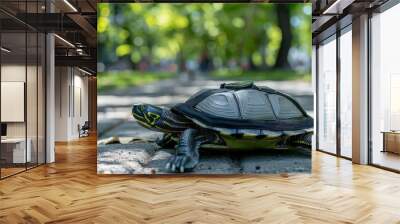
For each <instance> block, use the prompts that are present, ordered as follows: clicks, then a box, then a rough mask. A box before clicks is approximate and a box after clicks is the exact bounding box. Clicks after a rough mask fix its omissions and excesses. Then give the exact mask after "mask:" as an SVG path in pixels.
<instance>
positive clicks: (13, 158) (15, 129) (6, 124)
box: [0, 32, 32, 177]
mask: <svg viewBox="0 0 400 224" xmlns="http://www.w3.org/2000/svg"><path fill="white" fill-rule="evenodd" d="M1 47H2V50H1V54H2V56H1V105H0V110H1V124H2V136H1V161H2V166H1V167H2V170H1V175H2V177H6V176H10V175H12V174H15V173H18V172H21V171H24V170H25V169H26V163H27V162H30V161H31V153H32V152H31V151H30V148H28V150H27V138H26V133H27V132H26V128H27V126H26V110H25V108H26V107H25V99H26V74H27V67H26V58H27V52H26V33H25V32H2V34H1ZM4 49H6V50H4Z"/></svg>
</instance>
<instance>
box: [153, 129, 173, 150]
mask: <svg viewBox="0 0 400 224" xmlns="http://www.w3.org/2000/svg"><path fill="white" fill-rule="evenodd" d="M176 138H177V136H176V135H174V134H172V133H166V134H164V135H163V136H162V137H161V138H159V139H157V140H156V143H157V145H158V146H160V147H161V148H164V149H172V148H174V147H175V145H176V144H177V141H176Z"/></svg>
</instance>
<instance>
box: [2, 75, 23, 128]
mask: <svg viewBox="0 0 400 224" xmlns="http://www.w3.org/2000/svg"><path fill="white" fill-rule="evenodd" d="M24 102H25V82H1V108H3V109H2V110H1V122H24V121H25V119H24V112H25V110H24Z"/></svg>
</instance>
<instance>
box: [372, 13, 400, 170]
mask: <svg viewBox="0 0 400 224" xmlns="http://www.w3.org/2000/svg"><path fill="white" fill-rule="evenodd" d="M399 19H400V5H396V6H394V7H392V8H391V9H388V10H386V11H385V12H382V13H375V14H373V15H372V18H371V33H372V37H371V42H372V43H371V51H372V52H373V54H372V58H371V62H372V63H371V66H372V68H371V101H370V103H371V115H370V116H371V141H372V149H371V150H372V155H371V157H372V158H371V160H372V161H371V162H372V163H373V164H376V165H378V166H383V167H387V168H390V169H395V170H400V151H399V150H400V101H399V100H398V98H397V96H398V95H399V94H400V65H399V63H398V61H397V60H396V55H397V54H398V52H399V50H400V46H399V45H398V44H397V43H396V41H398V39H399V38H400V33H399V32H396V31H395V30H393V26H395V23H396V22H395V21H398V20H399Z"/></svg>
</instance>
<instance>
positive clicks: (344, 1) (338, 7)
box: [322, 0, 355, 15]
mask: <svg viewBox="0 0 400 224" xmlns="http://www.w3.org/2000/svg"><path fill="white" fill-rule="evenodd" d="M354 1H355V0H336V1H335V2H333V4H332V5H330V6H329V7H328V8H327V9H325V10H324V12H323V13H322V14H323V15H330V14H331V15H338V14H342V13H343V10H344V9H345V8H347V7H348V6H349V5H351V4H352V3H353V2H354Z"/></svg>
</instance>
